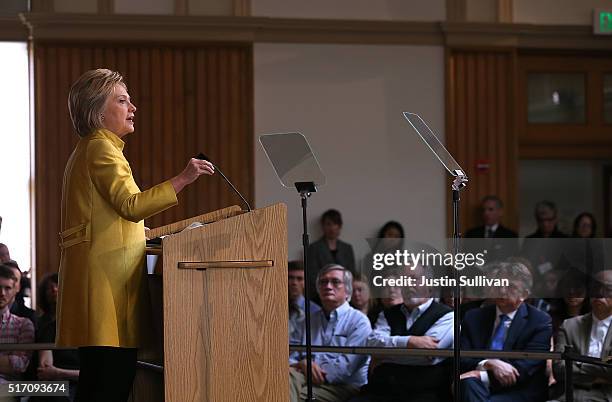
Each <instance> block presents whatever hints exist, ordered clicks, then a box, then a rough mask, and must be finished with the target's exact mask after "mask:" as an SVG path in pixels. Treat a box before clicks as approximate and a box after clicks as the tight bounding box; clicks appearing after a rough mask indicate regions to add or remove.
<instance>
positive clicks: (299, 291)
mask: <svg viewBox="0 0 612 402" xmlns="http://www.w3.org/2000/svg"><path fill="white" fill-rule="evenodd" d="M287 273H288V278H287V279H288V287H287V289H288V294H289V344H290V345H299V344H301V343H302V339H301V338H300V337H301V336H302V329H301V328H302V326H303V325H304V319H305V318H306V299H305V298H304V265H303V264H302V262H301V261H289V264H288V265H287ZM311 297H312V295H311ZM318 311H321V307H319V305H318V304H317V303H315V302H314V301H312V300H311V301H310V313H311V314H313V313H316V312H318Z"/></svg>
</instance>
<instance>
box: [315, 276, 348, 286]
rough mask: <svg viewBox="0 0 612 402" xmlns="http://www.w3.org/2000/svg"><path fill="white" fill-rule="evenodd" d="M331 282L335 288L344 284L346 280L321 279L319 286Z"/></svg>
mask: <svg viewBox="0 0 612 402" xmlns="http://www.w3.org/2000/svg"><path fill="white" fill-rule="evenodd" d="M328 283H329V284H331V285H332V286H333V287H335V288H339V287H340V285H342V284H343V283H344V282H342V281H341V280H340V279H336V278H333V279H319V286H321V287H323V286H327V284H328Z"/></svg>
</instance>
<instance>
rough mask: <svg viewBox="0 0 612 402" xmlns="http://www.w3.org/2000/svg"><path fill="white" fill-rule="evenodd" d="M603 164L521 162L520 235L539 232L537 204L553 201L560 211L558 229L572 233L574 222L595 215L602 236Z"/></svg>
mask: <svg viewBox="0 0 612 402" xmlns="http://www.w3.org/2000/svg"><path fill="white" fill-rule="evenodd" d="M602 172H603V162H600V161H583V160H567V161H562V160H522V161H520V162H519V173H520V176H519V194H520V205H519V207H520V235H521V236H524V235H528V234H531V233H533V232H534V231H535V230H536V222H535V218H534V216H533V210H534V207H535V204H536V203H537V202H538V201H541V200H549V201H553V202H555V203H556V204H557V209H558V210H559V229H561V231H563V232H564V233H566V234H570V233H571V231H572V225H573V223H574V218H575V217H576V216H577V215H578V214H579V213H581V212H584V211H587V212H591V213H593V214H594V215H595V219H596V220H597V225H598V229H597V230H598V232H599V235H603V229H604V228H603V226H604V221H603V202H602V201H603V173H602Z"/></svg>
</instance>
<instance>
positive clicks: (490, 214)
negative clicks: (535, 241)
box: [465, 195, 518, 262]
mask: <svg viewBox="0 0 612 402" xmlns="http://www.w3.org/2000/svg"><path fill="white" fill-rule="evenodd" d="M503 211H504V204H503V203H502V200H501V199H500V198H499V197H497V196H495V195H487V196H486V197H484V198H483V199H482V202H481V213H482V215H481V216H482V225H480V226H477V227H475V228H472V229H470V230H468V231H467V232H466V233H465V237H466V238H475V239H516V238H517V237H518V235H517V234H516V232H514V231H513V230H511V229H508V228H507V227H505V226H504V225H502V224H501V218H502V216H503ZM490 243H492V244H490ZM486 249H487V251H488V253H487V256H486V258H487V261H490V262H493V261H501V260H504V259H506V258H508V257H512V256H515V255H516V254H518V241H515V240H504V241H494V240H491V241H487V243H486Z"/></svg>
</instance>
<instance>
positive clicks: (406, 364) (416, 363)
mask: <svg viewBox="0 0 612 402" xmlns="http://www.w3.org/2000/svg"><path fill="white" fill-rule="evenodd" d="M430 275H431V271H430V270H429V268H423V267H416V268H415V269H414V270H412V271H411V270H410V269H409V268H407V269H406V271H405V276H406V277H411V278H415V280H416V281H417V283H420V282H421V277H423V276H425V277H428V278H429V277H430ZM402 293H403V296H404V299H403V300H404V302H403V303H402V304H400V305H396V306H394V307H391V308H389V309H388V310H386V311H384V312H383V313H381V314H380V318H379V319H378V322H377V323H376V329H375V330H374V331H373V332H372V333H371V334H370V336H369V337H368V346H375V347H391V348H408V349H448V348H451V347H452V345H453V323H454V320H453V316H454V315H453V311H452V309H451V308H450V307H448V306H446V305H444V304H441V303H438V302H436V301H435V300H434V299H433V298H432V296H433V293H432V289H429V288H427V287H425V286H415V287H403V288H402ZM372 366H373V367H371V374H370V378H369V381H368V385H367V386H365V387H364V390H363V392H362V395H360V396H358V397H355V398H353V399H351V402H379V401H380V402H386V401H390V402H413V401H414V402H447V401H449V400H451V399H452V398H451V395H450V388H451V383H450V378H451V375H452V365H451V362H450V360H449V359H444V358H428V357H407V356H404V357H384V358H379V359H377V361H376V363H375V364H374V363H372Z"/></svg>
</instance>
